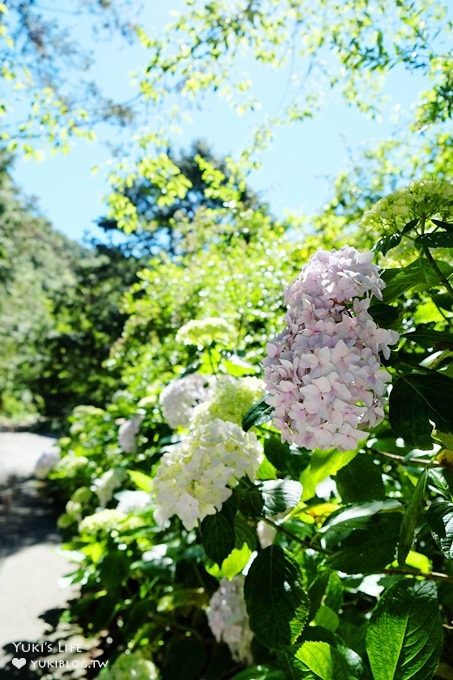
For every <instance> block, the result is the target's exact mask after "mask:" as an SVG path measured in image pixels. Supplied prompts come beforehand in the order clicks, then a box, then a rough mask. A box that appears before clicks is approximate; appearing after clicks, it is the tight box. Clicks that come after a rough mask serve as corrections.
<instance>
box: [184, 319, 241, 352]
mask: <svg viewBox="0 0 453 680" xmlns="http://www.w3.org/2000/svg"><path fill="white" fill-rule="evenodd" d="M233 339H234V329H233V327H232V326H231V324H229V323H228V321H225V319H222V318H220V317H216V316H210V317H207V318H206V319H200V320H197V319H192V320H191V321H188V322H187V323H186V324H184V326H182V327H181V328H180V329H179V331H178V332H177V333H176V342H180V343H182V344H183V345H196V346H198V347H208V346H209V345H211V344H212V343H213V342H217V343H219V344H222V345H228V344H230V342H231V341H232V340H233Z"/></svg>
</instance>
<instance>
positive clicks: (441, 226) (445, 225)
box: [431, 218, 453, 231]
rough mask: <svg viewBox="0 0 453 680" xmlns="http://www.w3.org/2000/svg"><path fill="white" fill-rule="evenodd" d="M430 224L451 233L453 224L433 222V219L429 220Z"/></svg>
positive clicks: (439, 221)
mask: <svg viewBox="0 0 453 680" xmlns="http://www.w3.org/2000/svg"><path fill="white" fill-rule="evenodd" d="M431 222H433V224H435V225H436V227H440V228H441V229H446V230H447V231H453V224H452V223H451V222H444V221H443V220H435V219H434V218H431Z"/></svg>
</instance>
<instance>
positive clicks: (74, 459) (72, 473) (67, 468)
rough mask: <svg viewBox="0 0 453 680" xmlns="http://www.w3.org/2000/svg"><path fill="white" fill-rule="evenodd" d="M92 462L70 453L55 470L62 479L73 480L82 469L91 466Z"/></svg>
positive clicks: (60, 461) (60, 460)
mask: <svg viewBox="0 0 453 680" xmlns="http://www.w3.org/2000/svg"><path fill="white" fill-rule="evenodd" d="M89 463H90V461H89V460H88V458H87V457H86V456H76V455H75V454H73V453H72V452H70V453H69V454H68V455H67V456H63V458H60V459H59V461H58V462H57V464H56V465H55V467H54V468H53V470H54V471H55V472H56V473H58V474H59V475H61V476H62V477H68V479H72V478H73V477H77V475H78V474H79V473H80V471H81V470H82V469H85V468H86V467H87V466H88V465H89Z"/></svg>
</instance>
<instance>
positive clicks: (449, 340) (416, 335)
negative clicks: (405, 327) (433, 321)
mask: <svg viewBox="0 0 453 680" xmlns="http://www.w3.org/2000/svg"><path fill="white" fill-rule="evenodd" d="M401 337H402V338H404V339H405V340H411V341H412V342H416V343H418V344H419V345H421V346H422V347H436V348H437V346H439V345H441V346H442V347H441V349H446V348H447V347H448V348H450V347H451V348H453V333H449V332H448V331H435V330H432V329H430V328H426V329H425V328H420V329H416V330H415V331H409V332H408V333H403V334H402V336H401Z"/></svg>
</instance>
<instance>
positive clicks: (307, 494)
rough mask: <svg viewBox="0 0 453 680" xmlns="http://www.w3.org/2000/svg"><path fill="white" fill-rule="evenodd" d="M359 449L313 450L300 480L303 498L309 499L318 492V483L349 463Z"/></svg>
mask: <svg viewBox="0 0 453 680" xmlns="http://www.w3.org/2000/svg"><path fill="white" fill-rule="evenodd" d="M357 453H358V451H337V450H336V449H335V450H333V451H313V453H312V456H311V459H310V465H309V466H308V467H307V468H306V469H305V470H304V471H303V473H302V474H301V476H300V481H301V483H302V486H303V488H304V490H303V494H302V500H304V501H305V500H308V499H309V498H312V497H313V496H314V495H315V494H316V487H317V485H318V484H319V483H320V482H322V481H323V480H324V479H326V477H328V476H329V475H334V474H335V473H336V472H338V470H340V469H341V468H342V467H344V466H345V465H347V464H348V463H349V462H350V461H351V460H352V459H353V458H355V456H356V455H357Z"/></svg>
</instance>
